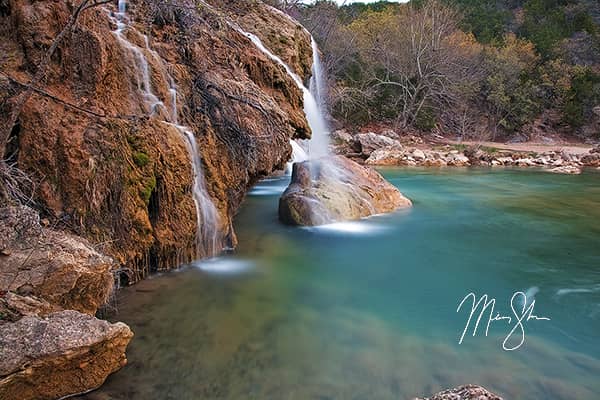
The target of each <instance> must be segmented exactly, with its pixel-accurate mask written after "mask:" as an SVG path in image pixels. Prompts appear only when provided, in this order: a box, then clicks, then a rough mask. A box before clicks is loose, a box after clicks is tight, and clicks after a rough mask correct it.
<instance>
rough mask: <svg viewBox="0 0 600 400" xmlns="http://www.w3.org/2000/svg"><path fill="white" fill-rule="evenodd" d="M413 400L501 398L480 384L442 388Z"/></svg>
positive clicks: (487, 399)
mask: <svg viewBox="0 0 600 400" xmlns="http://www.w3.org/2000/svg"><path fill="white" fill-rule="evenodd" d="M415 400H502V398H501V397H500V396H497V395H495V394H494V393H492V392H490V391H488V390H487V389H485V388H483V387H481V386H477V385H464V386H460V387H458V388H455V389H449V390H444V391H443V392H440V393H438V394H436V395H434V396H432V397H427V398H423V399H415Z"/></svg>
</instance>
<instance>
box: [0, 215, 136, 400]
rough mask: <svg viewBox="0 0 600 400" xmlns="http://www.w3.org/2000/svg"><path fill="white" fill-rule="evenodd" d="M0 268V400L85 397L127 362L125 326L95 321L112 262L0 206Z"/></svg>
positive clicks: (34, 218) (109, 287)
mask: <svg viewBox="0 0 600 400" xmlns="http://www.w3.org/2000/svg"><path fill="white" fill-rule="evenodd" d="M45 222H46V221H45ZM0 265H1V268H0V398H2V399H22V400H27V399H32V400H33V399H35V400H42V399H57V398H61V397H63V396H66V395H71V394H73V393H81V392H85V391H88V390H90V389H94V388H97V387H99V386H100V385H101V384H102V383H103V382H104V381H105V379H106V378H107V376H108V375H109V374H111V373H113V372H115V371H117V370H118V369H120V368H121V367H122V366H124V365H125V364H126V363H127V358H126V356H125V349H126V348H127V345H128V344H129V341H130V340H131V338H132V337H133V333H132V332H131V330H130V329H129V327H128V326H127V325H125V324H123V323H120V322H118V323H114V324H113V323H109V322H107V321H103V320H100V319H98V318H96V317H94V315H95V314H96V312H97V311H98V310H99V309H100V308H101V307H103V306H104V305H105V304H106V303H107V302H108V301H109V298H110V296H111V295H112V294H113V290H114V287H113V285H114V279H113V271H114V269H115V266H116V264H115V263H114V261H113V259H111V258H110V257H107V256H104V255H102V254H100V253H98V252H97V251H96V250H95V249H94V248H93V247H92V246H91V245H90V243H88V242H87V241H86V240H85V239H82V238H79V237H76V236H74V235H71V234H69V233H66V232H63V231H58V230H55V229H52V228H50V227H45V226H43V223H42V221H41V220H40V218H39V215H38V213H37V212H35V211H34V210H32V209H31V208H29V207H25V206H21V207H4V208H0Z"/></svg>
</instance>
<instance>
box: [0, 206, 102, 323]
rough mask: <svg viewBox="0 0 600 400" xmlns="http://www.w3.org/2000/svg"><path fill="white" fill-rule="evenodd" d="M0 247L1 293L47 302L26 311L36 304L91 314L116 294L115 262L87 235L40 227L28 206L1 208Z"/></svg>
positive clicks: (42, 306)
mask: <svg viewBox="0 0 600 400" xmlns="http://www.w3.org/2000/svg"><path fill="white" fill-rule="evenodd" d="M0 248H2V249H4V250H5V252H6V253H7V255H4V256H0V291H3V292H15V293H18V294H20V295H23V296H35V297H37V298H40V299H43V300H44V301H45V302H47V303H48V305H49V306H46V305H45V304H41V303H40V304H37V305H36V304H33V303H32V304H30V305H29V306H28V307H25V308H23V307H21V308H23V309H25V310H27V309H29V311H26V312H21V314H22V315H31V314H32V313H33V309H35V307H37V308H46V309H47V311H48V310H50V309H63V308H65V309H72V310H77V311H80V312H82V313H87V314H91V315H93V314H94V313H95V312H96V310H98V308H99V307H100V306H102V305H104V304H105V303H106V301H107V300H108V297H109V295H110V294H111V293H112V290H113V282H114V281H113V276H112V273H111V269H112V268H113V266H114V263H113V260H112V259H111V258H109V257H106V256H104V255H102V254H100V253H98V252H97V251H96V250H94V249H93V248H92V247H91V246H90V244H89V243H87V242H86V241H85V239H82V238H78V237H76V236H74V235H71V234H68V233H64V232H58V231H55V230H52V229H49V228H43V227H41V226H40V223H39V217H38V215H37V213H36V212H35V211H33V210H32V209H30V208H27V207H24V206H22V207H5V208H0ZM8 300H10V299H8ZM12 300H13V302H14V300H19V299H12ZM34 303H35V302H34ZM49 307H50V308H49ZM13 308H14V307H13ZM17 308H19V307H17Z"/></svg>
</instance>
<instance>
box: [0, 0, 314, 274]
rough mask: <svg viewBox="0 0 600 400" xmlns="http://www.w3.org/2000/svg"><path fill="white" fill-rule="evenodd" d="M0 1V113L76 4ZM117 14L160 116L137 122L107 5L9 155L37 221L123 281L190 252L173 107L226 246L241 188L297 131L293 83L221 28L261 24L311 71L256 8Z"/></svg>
mask: <svg viewBox="0 0 600 400" xmlns="http://www.w3.org/2000/svg"><path fill="white" fill-rule="evenodd" d="M5 3H6V4H5V5H4V6H3V8H2V12H1V13H0V25H1V26H2V27H1V28H0V54H2V55H3V56H2V57H0V68H1V71H2V74H1V75H0V96H1V97H2V99H0V103H2V102H3V101H5V103H4V104H3V107H4V109H3V110H4V111H7V110H10V106H11V99H12V98H14V95H15V94H18V93H20V92H22V91H23V90H24V86H23V84H26V83H28V82H29V81H30V80H31V78H32V76H33V74H35V72H36V68H37V65H38V64H39V62H40V59H41V58H42V57H43V54H44V53H45V51H46V50H47V49H48V47H49V46H50V45H51V44H52V42H53V40H54V38H55V37H56V36H57V35H58V33H59V32H60V31H61V29H62V28H63V26H65V24H66V22H67V20H68V18H69V16H70V15H71V12H72V11H73V8H74V6H75V4H76V3H72V2H70V1H65V0H60V1H50V0H41V1H30V0H8V1H7V2H5ZM3 4H4V3H3ZM128 7H129V8H128V10H127V13H128V16H129V17H130V19H131V22H130V24H129V25H130V27H129V28H127V29H126V30H125V33H124V36H125V37H126V38H127V40H128V41H130V42H131V43H133V44H135V45H136V46H137V47H138V48H139V49H141V50H142V53H143V54H144V56H145V58H146V59H147V60H148V63H149V73H150V82H151V87H152V92H153V93H154V94H155V95H156V96H157V97H158V99H159V100H160V101H162V103H163V106H161V107H159V109H158V110H157V111H156V112H155V113H154V115H151V113H150V110H149V109H148V106H147V103H146V102H145V99H144V95H143V93H142V91H140V89H139V86H140V75H139V74H140V71H139V65H138V63H136V59H135V57H133V56H132V53H131V51H128V49H127V47H126V46H124V45H123V43H122V41H120V40H119V38H118V37H117V35H115V33H114V32H113V31H114V30H115V29H116V26H115V23H114V13H115V12H116V9H115V5H113V4H108V5H105V6H103V7H95V8H91V9H89V10H86V11H84V12H83V13H82V14H81V17H80V19H79V22H78V23H77V25H76V27H75V28H74V29H73V30H72V32H70V33H69V34H68V35H67V36H66V39H65V40H64V42H63V43H62V44H61V45H60V46H59V47H58V50H57V51H56V52H55V54H54V56H53V57H52V63H51V65H50V68H49V71H48V74H47V76H46V78H45V79H44V81H43V83H42V84H40V85H39V88H37V89H39V90H36V92H35V93H34V94H33V95H32V97H31V98H30V99H29V101H28V102H27V103H26V104H25V106H24V108H23V111H22V113H21V115H20V116H19V120H18V125H17V127H16V128H15V129H14V130H13V143H17V144H18V145H16V146H12V153H11V156H12V157H13V159H14V160H16V161H17V163H18V166H19V167H20V168H21V169H23V170H25V171H26V172H28V173H29V174H31V176H32V177H33V178H34V179H35V180H36V182H38V184H39V185H38V187H37V190H36V201H37V202H38V204H39V206H40V208H41V209H42V210H43V211H44V213H43V214H44V215H45V216H46V217H47V218H49V220H50V222H51V224H53V225H56V226H57V227H58V228H61V229H67V230H69V231H72V232H74V233H76V234H79V235H82V236H84V237H86V238H87V239H89V240H90V241H91V242H93V243H94V244H97V246H98V249H99V250H100V251H102V252H105V253H107V254H109V255H110V256H112V257H113V258H114V259H115V260H116V261H117V262H118V263H119V264H120V265H122V266H127V267H128V268H130V269H131V270H132V271H133V273H132V274H131V276H130V277H129V279H130V280H137V279H140V278H142V277H143V276H145V275H146V274H147V273H149V272H150V271H151V270H160V269H168V268H172V267H176V266H177V265H179V264H180V263H182V262H185V261H188V260H190V259H191V258H193V256H194V254H195V252H194V243H195V241H194V239H195V232H196V217H195V212H196V211H195V206H194V202H193V199H192V195H191V189H192V175H191V174H192V172H191V166H190V161H189V156H188V153H187V150H186V147H185V145H184V142H183V140H182V137H181V132H179V131H178V130H177V129H176V128H175V127H173V126H172V125H169V124H167V123H165V122H164V121H166V120H167V119H168V118H167V116H166V114H168V113H169V112H170V111H171V110H172V109H173V108H176V110H177V115H178V122H179V123H180V124H184V125H186V126H189V127H190V128H191V129H192V130H193V132H194V134H195V136H196V139H197V141H198V144H199V149H200V152H201V157H202V160H203V164H204V169H205V175H206V181H207V189H208V192H209V195H210V196H211V198H212V199H213V200H214V202H215V204H216V206H217V209H218V211H219V215H220V221H219V229H220V230H221V231H222V232H223V235H222V237H223V241H224V243H223V244H224V245H225V246H228V245H234V244H235V234H234V232H232V228H231V220H232V217H233V215H234V214H235V213H236V210H237V208H238V206H239V204H240V203H241V201H242V199H243V198H244V196H245V193H246V191H247V190H248V188H249V187H250V186H251V185H252V184H253V183H254V182H255V181H256V180H257V179H259V178H261V177H262V176H265V175H267V174H269V173H271V172H272V171H273V170H275V169H280V168H282V167H283V166H284V164H285V162H286V161H287V160H288V159H289V157H290V154H291V148H290V146H289V139H290V138H306V137H308V136H309V135H310V131H309V128H308V126H307V123H306V120H305V118H304V114H303V112H302V106H303V105H302V94H301V93H300V91H299V90H298V88H297V87H296V85H295V84H294V82H293V81H292V80H291V78H290V77H289V76H288V75H287V74H286V72H285V71H284V70H283V68H281V66H279V65H277V64H276V63H274V62H272V60H270V59H268V58H267V57H266V56H265V55H263V54H262V53H261V52H260V51H258V50H257V49H256V48H255V47H254V46H253V45H252V43H251V42H250V41H249V40H248V39H247V38H246V37H244V36H243V35H241V34H240V33H238V32H237V31H235V29H232V27H231V24H230V23H231V22H232V21H233V22H235V23H239V24H240V25H243V26H245V29H247V28H248V27H247V25H249V21H254V20H256V24H255V28H253V29H256V30H261V29H267V27H268V30H266V31H265V32H266V33H265V37H266V39H265V40H266V41H268V42H267V44H268V45H272V46H274V47H276V49H274V50H277V51H279V52H280V53H281V54H282V57H283V58H284V59H285V60H286V61H288V62H289V63H290V64H291V65H293V66H294V67H295V68H297V70H298V71H299V74H300V75H302V76H303V78H306V77H307V76H308V74H309V72H310V65H311V63H312V61H311V59H310V37H309V36H308V35H307V34H306V32H305V31H304V30H303V29H302V28H301V27H300V26H299V25H297V24H296V23H294V22H293V21H292V20H290V19H288V18H287V17H285V16H282V15H281V14H279V13H278V12H276V11H273V9H271V8H270V7H267V6H265V5H263V4H262V3H260V2H254V1H252V2H234V1H226V0H211V2H210V6H209V5H208V4H207V3H203V2H196V1H186V0H177V1H170V0H169V1H167V0H160V1H150V0H147V1H140V2H128ZM111 13H112V14H113V16H112V17H111ZM248 29H249V28H248ZM277 32H281V33H279V34H276V33H277ZM143 35H146V37H147V39H148V40H147V42H148V47H146V44H145V43H144V41H145V39H144V36H143ZM169 77H172V79H173V81H174V83H175V84H176V87H177V90H178V96H177V104H174V102H173V101H172V97H171V92H170V91H169V89H171V82H169ZM6 114H7V113H6V112H4V113H3V115H4V116H5V115H6Z"/></svg>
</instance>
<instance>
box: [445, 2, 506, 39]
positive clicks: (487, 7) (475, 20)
mask: <svg viewBox="0 0 600 400" xmlns="http://www.w3.org/2000/svg"><path fill="white" fill-rule="evenodd" d="M455 4H456V5H457V6H458V8H459V9H460V11H461V12H462V13H463V15H464V18H463V20H462V23H461V26H462V28H463V29H464V30H465V31H467V32H472V33H473V34H474V35H475V37H476V38H477V40H479V41H480V42H482V43H501V42H502V40H503V38H504V35H505V33H506V32H507V30H508V25H509V23H510V21H511V18H512V13H511V12H510V10H509V9H508V8H507V7H502V6H501V2H498V1H494V0H457V1H456V2H455Z"/></svg>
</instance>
